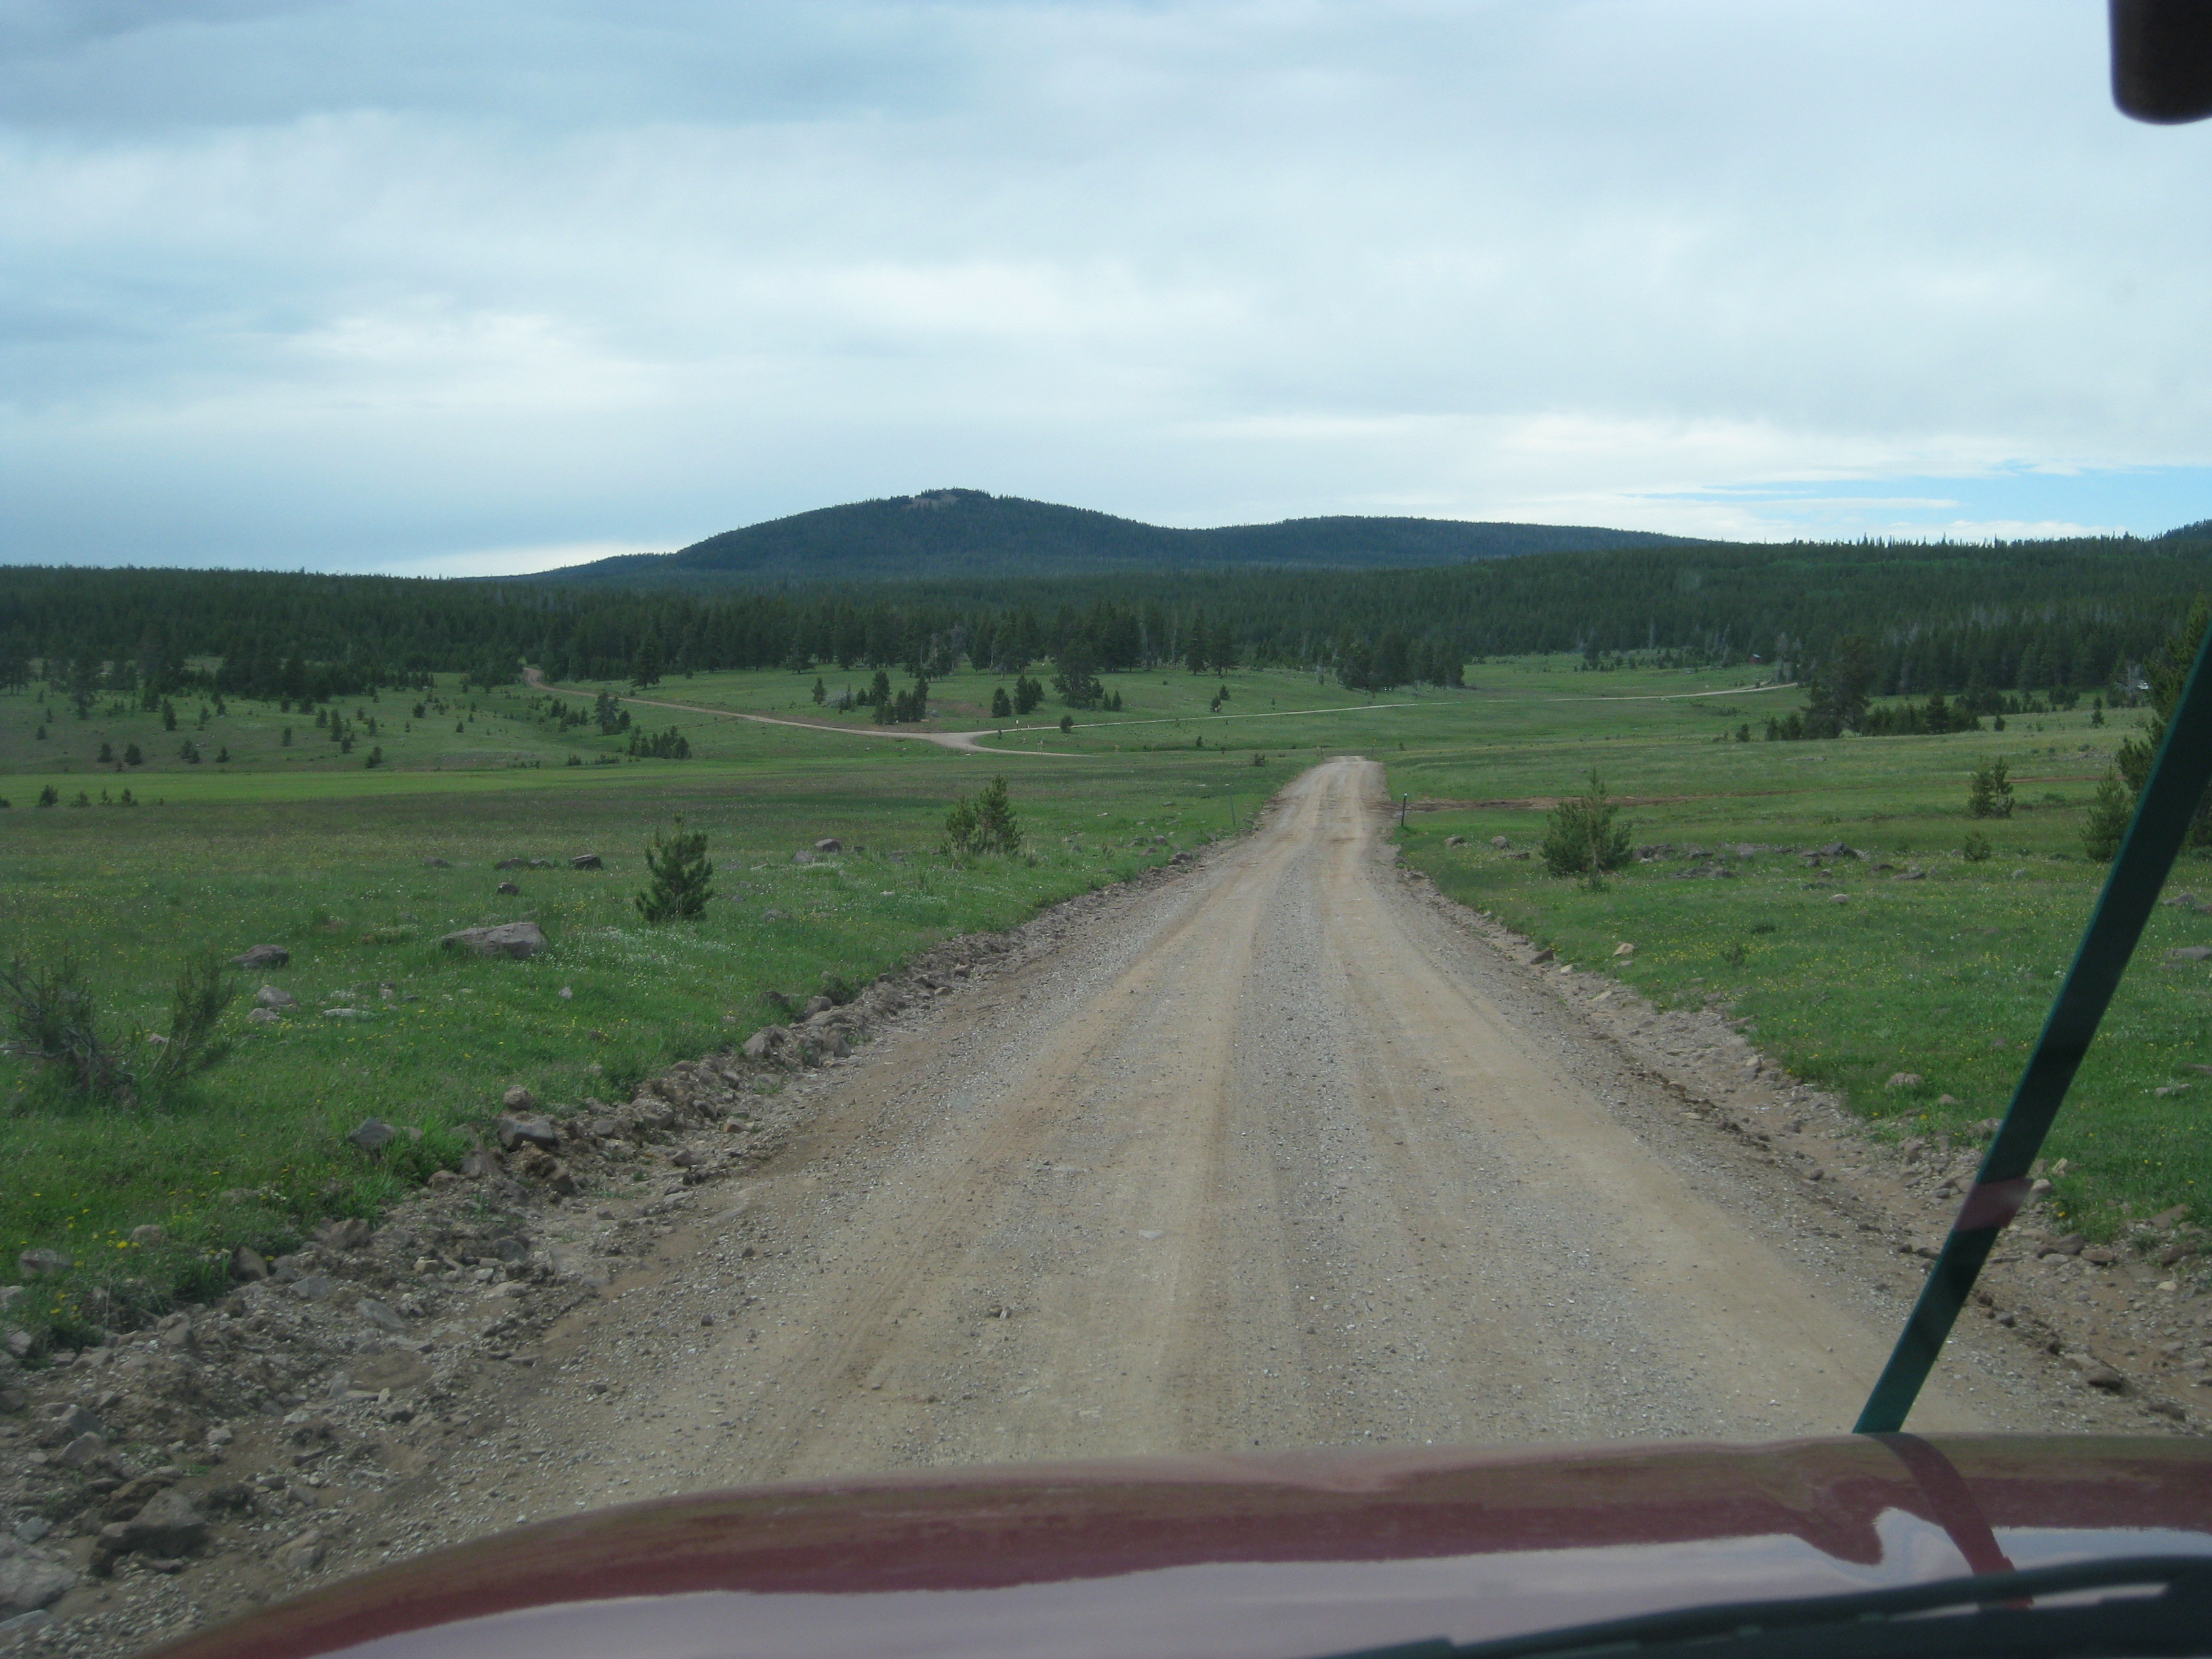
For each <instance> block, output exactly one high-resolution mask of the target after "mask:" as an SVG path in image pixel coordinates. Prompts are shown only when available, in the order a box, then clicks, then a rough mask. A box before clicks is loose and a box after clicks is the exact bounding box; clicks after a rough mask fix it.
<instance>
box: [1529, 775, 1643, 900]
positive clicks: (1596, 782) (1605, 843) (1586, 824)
mask: <svg viewBox="0 0 2212 1659" xmlns="http://www.w3.org/2000/svg"><path fill="white" fill-rule="evenodd" d="M1619 810H1620V809H1619V808H1617V807H1616V806H1615V805H1613V802H1612V801H1610V800H1608V799H1607V798H1606V793H1605V781H1604V780H1603V779H1601V777H1599V776H1598V775H1597V773H1596V771H1595V769H1593V770H1592V771H1591V773H1590V775H1589V787H1588V788H1586V789H1584V790H1583V793H1581V794H1579V795H1570V796H1568V797H1567V798H1566V799H1565V800H1562V801H1561V802H1560V803H1559V805H1558V806H1556V807H1554V808H1553V811H1552V815H1551V817H1550V818H1549V819H1548V820H1547V822H1546V823H1545V827H1544V845H1543V849H1542V850H1543V855H1544V867H1545V869H1547V870H1548V871H1550V872H1551V873H1552V874H1553V875H1555V876H1580V877H1582V878H1584V879H1585V880H1587V881H1588V882H1589V884H1591V885H1592V886H1593V887H1595V886H1596V885H1597V884H1598V880H1599V878H1600V877H1601V875H1602V874H1603V873H1604V872H1606V871H1608V870H1618V869H1620V866H1622V865H1624V864H1626V863H1627V862H1628V836H1629V832H1628V826H1627V825H1626V824H1621V825H1620V826H1618V827H1616V826H1615V825H1614V823H1613V814H1614V813H1615V812H1616V811H1619Z"/></svg>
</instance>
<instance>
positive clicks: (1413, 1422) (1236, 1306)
mask: <svg viewBox="0 0 2212 1659" xmlns="http://www.w3.org/2000/svg"><path fill="white" fill-rule="evenodd" d="M1381 806H1382V799H1381V773H1380V769H1379V768H1377V767H1375V766H1373V765H1371V764H1370V763H1364V762H1359V761H1340V762H1335V763H1330V764H1328V765H1325V766H1322V767H1319V768H1316V769H1315V770H1313V771H1312V772H1310V773H1309V774H1307V775H1305V776H1304V778H1302V779H1301V780H1299V781H1297V783H1296V784H1294V785H1293V786H1292V787H1291V789H1290V790H1289V791H1288V793H1287V794H1286V795H1285V798H1284V799H1282V801H1281V802H1280V803H1279V805H1278V807H1277V809H1276V811H1274V813H1273V816H1272V817H1271V819H1270V821H1269V822H1268V823H1267V824H1266V825H1265V827H1264V828H1263V829H1261V831H1260V832H1259V833H1257V834H1255V835H1254V836H1251V837H1249V838H1248V839H1247V840H1246V841H1244V842H1242V843H1240V844H1238V845H1237V846H1236V847H1234V848H1231V849H1229V850H1227V851H1226V852H1225V854H1220V855H1218V856H1217V857H1216V858H1215V859H1214V860H1213V861H1212V862H1211V863H1210V864H1209V865H1208V866H1206V868H1204V869H1202V870H1200V872H1197V873H1195V874H1194V875H1193V876H1191V877H1189V878H1186V879H1184V880H1182V881H1181V882H1178V883H1174V884H1168V885H1166V886H1164V887H1163V888H1160V889H1158V890H1154V891H1152V892H1148V893H1145V894H1142V895H1139V896H1134V897H1133V898H1132V900H1131V901H1130V902H1128V903H1127V906H1126V907H1125V908H1124V909H1123V911H1122V913H1121V915H1120V916H1119V918H1118V919H1117V920H1115V921H1114V922H1113V923H1112V924H1111V925H1109V926H1103V927H1091V928H1086V929H1085V930H1084V931H1083V932H1082V933H1080V934H1079V935H1078V937H1077V938H1076V939H1074V940H1073V942H1071V943H1070V944H1069V945H1066V946H1063V947H1062V948H1061V949H1060V950H1059V951H1056V952H1054V953H1053V954H1052V955H1050V956H1048V957H1046V958H1044V959H1043V960H1042V962H1041V963H1037V964H1035V965H1033V966H1032V967H1031V968H1030V969H1029V970H1028V971H1027V972H1025V973H1024V974H1023V975H1019V976H1017V977H1013V978H1009V979H1004V980H1001V981H999V982H997V983H995V984H993V985H991V986H988V987H979V988H977V989H975V990H974V991H971V992H969V993H966V994H963V996H962V997H961V998H960V999H959V1000H958V1001H959V1006H957V1008H956V1009H948V1010H947V1011H946V1012H945V1014H943V1015H942V1016H940V1017H939V1018H937V1019H936V1020H934V1021H932V1022H928V1023H926V1024H924V1025H923V1026H921V1028H920V1029H917V1030H909V1031H906V1032H903V1033H899V1034H895V1035H893V1036H890V1037H888V1038H886V1039H884V1040H883V1041H881V1042H878V1043H876V1044H873V1045H871V1047H870V1048H868V1049H866V1050H865V1051H864V1053H863V1056H862V1057H861V1058H860V1059H859V1060H855V1061H853V1062H850V1063H848V1065H846V1066H842V1067H840V1068H838V1070H837V1072H836V1074H835V1076H834V1079H824V1080H823V1085H822V1086H823V1088H824V1090H825V1093H824V1095H823V1103H822V1106H821V1110H820V1115H819V1116H818V1117H817V1120H816V1127H815V1131H814V1133H812V1134H811V1137H810V1138H809V1139H808V1140H807V1141H806V1142H805V1143H803V1144H802V1145H800V1146H797V1147H794V1148H793V1151H792V1152H789V1153H787V1155H786V1156H785V1157H784V1158H781V1159H780V1160H779V1161H778V1162H777V1163H776V1164H773V1165H771V1166H770V1167H769V1170H767V1171H766V1172H764V1173H763V1175H761V1176H757V1177H755V1178H753V1179H751V1180H750V1181H748V1182H744V1183H741V1186H742V1188H743V1195H742V1197H741V1198H738V1199H737V1200H734V1204H733V1203H732V1200H731V1199H730V1198H728V1197H725V1198H722V1199H719V1200H714V1202H715V1203H716V1204H718V1205H719V1206H722V1213H721V1214H720V1217H719V1218H716V1219H714V1220H711V1221H707V1222H703V1223H702V1224H699V1227H698V1237H697V1239H696V1244H697V1248H696V1250H694V1251H692V1252H691V1253H690V1254H689V1255H687V1256H686V1257H685V1260H684V1263H683V1264H682V1265H681V1267H674V1266H671V1268H670V1269H669V1270H668V1271H667V1273H665V1276H664V1277H662V1278H659V1279H653V1280H652V1281H651V1282H649V1283H648V1282H646V1281H643V1280H641V1281H640V1282H639V1284H638V1285H637V1288H635V1289H634V1290H632V1291H629V1293H628V1294H619V1295H615V1296H612V1297H611V1298H610V1299H609V1301H608V1302H607V1303H605V1304H603V1305H601V1306H599V1308H597V1309H596V1310H592V1311H590V1312H588V1313H583V1314H579V1315H577V1316H573V1317H572V1318H571V1319H570V1320H569V1321H568V1322H565V1323H564V1325H563V1326H562V1328H560V1329H559V1330H557V1331H556V1332H555V1333H554V1334H553V1335H552V1337H551V1338H550V1340H549V1342H548V1344H547V1347H546V1350H545V1355H544V1359H545V1362H548V1363H547V1364H541V1369H540V1373H539V1375H540V1376H541V1377H544V1379H545V1380H544V1383H539V1384H533V1387H538V1388H539V1389H542V1392H541V1394H540V1395H539V1397H538V1401H537V1403H536V1404H534V1405H530V1406H519V1407H517V1408H516V1411H515V1414H514V1415H515V1421H516V1423H517V1425H518V1431H517V1432H516V1433H514V1434H513V1435H512V1436H511V1437H508V1438H507V1440H506V1441H505V1442H504V1443H497V1442H495V1441H493V1440H489V1439H487V1440H483V1441H480V1442H478V1443H477V1444H478V1447H479V1452H478V1453H477V1455H476V1456H474V1457H473V1458H471V1457H470V1456H468V1455H464V1456H463V1457H462V1458H461V1459H460V1460H459V1462H457V1463H456V1464H455V1465H453V1467H452V1468H449V1469H448V1470H447V1472H446V1473H447V1476H448V1477H449V1478H451V1479H453V1481H454V1484H453V1486H450V1487H449V1488H448V1492H449V1496H448V1498H447V1505H448V1506H447V1508H446V1509H445V1511H444V1514H443V1516H442V1517H441V1518H442V1520H443V1521H444V1522H445V1524H444V1525H443V1526H441V1527H440V1528H436V1530H437V1531H438V1532H440V1533H442V1534H444V1535H446V1536H452V1535H454V1534H457V1533H465V1532H470V1531H474V1530H477V1529H479V1528H487V1527H494V1526H497V1525H501V1524H507V1523H509V1522H512V1521H513V1519H515V1518H518V1517H520V1516H526V1515H527V1516H543V1515H546V1514H550V1513H557V1512H560V1511H562V1510H569V1509H571V1508H573V1507H574V1506H576V1505H578V1504H603V1503H606V1502H609V1501H612V1500H618V1499H622V1498H635V1497H643V1496H647V1495H651V1494H656V1493H660V1492H672V1491H679V1490H689V1489H696V1488H700V1487H703V1486H720V1485H729V1484H738V1483H745V1482H755V1481H763V1480H778V1479H783V1478H790V1477H801V1476H811V1475H819V1474H834V1473H840V1472H859V1471H870V1470H884V1469H894V1468H912V1467H919V1466H925V1465H933V1464H955V1463H967V1462H977V1461H996V1460H1006V1459H1029V1458H1063V1457H1087V1456H1101V1455H1120V1454H1127V1453H1148V1452H1168V1451H1181V1450H1188V1449H1239V1448H1241V1449H1250V1448H1253V1447H1267V1448H1279V1447H1291V1446H1300V1445H1310V1444H1316V1443H1358V1442H1425V1441H1438V1442H1442V1441H1457V1442H1500V1441H1504V1442H1528V1441H1535V1440H1553V1441H1565V1440H1587V1439H1596V1438H1607V1437H1645V1436H1679V1435H1697V1436H1717V1437H1729V1438H1761V1437H1773V1436H1779V1435H1789V1434H1796V1433H1802V1432H1820V1431H1841V1430H1844V1429H1845V1428H1847V1427H1848V1426H1849V1425H1850V1420H1851V1418H1852V1416H1853V1414H1854V1413H1855V1411H1856V1408H1857V1405H1858V1403H1859V1401H1860V1399H1861V1396H1862V1395H1863V1391H1864V1389H1865V1387H1866V1385H1867V1382H1868V1379H1869V1377H1871V1376H1873V1375H1874V1373H1875V1370H1876V1369H1877V1367H1878V1365H1879V1363H1880V1360H1881V1356H1882V1354H1883V1353H1884V1352H1885V1351H1886V1346H1887V1341H1888V1340H1889V1339H1890V1337H1891V1335H1892V1334H1893V1331H1894V1328H1895V1317H1896V1313H1895V1304H1894V1303H1893V1302H1892V1303H1890V1304H1887V1305H1880V1304H1875V1302H1874V1301H1873V1300H1872V1299H1871V1298H1870V1297H1869V1293H1868V1284H1869V1281H1870V1279H1872V1278H1874V1277H1875V1276H1876V1275H1877V1274H1878V1273H1880V1271H1881V1269H1880V1267H1879V1262H1880V1261H1881V1257H1880V1255H1879V1254H1878V1253H1877V1252H1876V1249H1875V1246H1873V1245H1872V1244H1869V1245H1868V1246H1867V1247H1866V1250H1865V1252H1864V1253H1863V1255H1853V1254H1852V1253H1851V1252H1850V1250H1845V1251H1844V1252H1843V1254H1842V1255H1841V1256H1840V1257H1838V1256H1837V1255H1834V1254H1833V1253H1831V1255H1829V1257H1828V1258H1827V1259H1826V1261H1823V1260H1822V1259H1820V1258H1819V1257H1818V1256H1817V1255H1814V1254H1812V1253H1808V1252H1798V1253H1796V1254H1793V1252H1792V1243H1793V1241H1795V1240H1796V1237H1797V1235H1796V1233H1794V1232H1793V1231H1791V1229H1790V1204H1789V1202H1787V1201H1785V1200H1784V1198H1783V1197H1781V1196H1780V1195H1778V1194H1777V1193H1776V1192H1774V1191H1771V1190H1768V1189H1766V1188H1762V1187H1761V1185H1760V1184H1759V1177H1758V1176H1756V1174H1755V1172H1753V1171H1752V1170H1750V1169H1749V1168H1748V1166H1746V1167H1743V1168H1737V1167H1734V1166H1730V1165H1729V1164H1726V1163H1725V1161H1724V1160H1723V1161H1718V1162H1717V1161H1715V1160H1714V1159H1712V1158H1710V1157H1707V1156H1706V1155H1705V1153H1703V1152H1700V1151H1699V1146H1698V1145H1697V1144H1695V1143H1692V1142H1689V1141H1682V1140H1680V1134H1681V1132H1680V1130H1679V1129H1678V1128H1676V1127H1674V1121H1673V1120H1674V1118H1675V1117H1677V1116H1679V1113H1675V1112H1668V1114H1667V1115H1666V1117H1665V1119H1664V1120H1663V1121H1662V1118H1661V1117H1660V1116H1659V1114H1660V1113H1661V1112H1662V1107H1660V1106H1658V1105H1652V1106H1650V1107H1648V1108H1645V1107H1638V1106H1636V1105H1634V1104H1633V1103H1631V1102H1630V1101H1629V1099H1628V1093H1629V1090H1628V1085H1626V1083H1625V1082H1624V1081H1622V1080H1621V1079H1616V1078H1613V1077H1611V1076H1610V1075H1609V1074H1608V1073H1606V1072H1605V1071H1604V1064H1605V1062H1604V1061H1603V1060H1602V1057H1598V1058H1596V1059H1593V1058H1592V1056H1591V1055H1590V1054H1589V1053H1587V1052H1585V1050H1586V1049H1587V1048H1588V1044H1587V1041H1586V1038H1584V1039H1582V1040H1579V1042H1578V1040H1577V1038H1576V1037H1575V1036H1574V1034H1573V1033H1572V1032H1571V1030H1569V1029H1568V1028H1567V1027H1566V1026H1565V1024H1562V1019H1563V1011H1562V1010H1561V1008H1560V1005H1559V1001H1558V1000H1557V999H1556V998H1552V997H1550V996H1548V995H1547V994H1546V993H1545V992H1544V990H1543V989H1542V988H1541V987H1539V986H1537V985H1536V984H1535V983H1534V981H1533V979H1532V977H1531V976H1530V975H1528V974H1527V972H1526V970H1524V969H1521V968H1520V967H1519V965H1518V964H1516V963H1510V962H1508V961H1505V960H1504V959H1502V958H1500V957H1498V956H1497V955H1496V954H1495V953H1494V952H1492V951H1487V950H1486V949H1484V948H1481V947H1480V946H1477V945H1474V942H1473V941H1472V940H1470V939H1468V936H1467V935H1466V934H1465V933H1464V932H1463V931H1461V930H1459V929H1457V928H1455V927H1454V926H1453V925H1452V924H1451V923H1450V921H1449V919H1448V918H1447V917H1445V916H1444V915H1443V914H1442V912H1443V908H1444V907H1442V906H1441V905H1439V904H1437V903H1436V902H1433V901H1431V902H1424V901H1423V900H1422V899H1421V898H1420V896H1419V895H1418V894H1417V893H1416V892H1414V891H1413V884H1409V883H1407V882H1406V881H1404V880H1403V879H1402V878H1400V877H1399V876H1397V875H1396V873H1395V872H1393V871H1392V870H1391V869H1390V868H1389V866H1388V863H1387V861H1386V859H1385V856H1384V854H1386V853H1387V849H1386V848H1383V846H1382V844H1381V836H1380V833H1379V830H1380V824H1381V820H1382V813H1381V810H1380V809H1381ZM1594 1066H1595V1068H1596V1069H1595V1070H1593V1067H1594ZM1616 1090H1619V1091H1621V1093H1620V1102H1621V1103H1620V1104H1608V1103H1607V1102H1606V1101H1605V1100H1604V1099H1601V1095H1607V1094H1612V1093H1613V1092H1614V1091H1616ZM1646 1117H1648V1118H1650V1121H1648V1122H1647V1121H1642V1120H1643V1119H1644V1118H1646ZM1678 1142H1679V1144H1677V1143H1678ZM723 1190H724V1191H725V1192H726V1191H727V1190H728V1189H723ZM756 1252H757V1253H756ZM1869 1263H1874V1264H1875V1265H1874V1266H1871V1267H1870V1266H1869ZM617 1289H619V1287H617ZM708 1319H711V1320H712V1322H711V1323H705V1322H702V1321H705V1320H708ZM1965 1364H1966V1372H1965V1373H1964V1375H1965V1376H1967V1377H1968V1378H1969V1379H1970V1380H1969V1381H1967V1382H1964V1383H1954V1384H1953V1386H1952V1388H1951V1389H1950V1390H1949V1391H1947V1392H1945V1393H1942V1394H1939V1395H1935V1396H1933V1397H1931V1399H1930V1400H1929V1402H1928V1403H1927V1404H1926V1405H1925V1406H1924V1407H1923V1410H1922V1411H1921V1412H1920V1413H1918V1414H1917V1415H1916V1417H1915V1419H1914V1426H1915V1427H1920V1428H1946V1427H1951V1428H1958V1427H1973V1426H1984V1427H1991V1428H1995V1427H2021V1426H2028V1425H2032V1424H2034V1423H2038V1422H2048V1421H2049V1420H2050V1419H2048V1418H2047V1417H2046V1416H2045V1413H2044V1412H2043V1410H2042V1408H2041V1407H2039V1406H2038V1404H2037V1403H2036V1401H2034V1400H2033V1399H2032V1398H2030V1397H2029V1396H2028V1395H2027V1387H2026V1385H2025V1384H2022V1383H2019V1382H2018V1381H2017V1379H2015V1380H2014V1381H2013V1382H2012V1383H2003V1382H2001V1381H2000V1380H1999V1378H1998V1376H1997V1375H1996V1371H1995V1370H1991V1371H1990V1373H1989V1374H1987V1375H1984V1376H1979V1377H1978V1378H1976V1377H1975V1376H1974V1374H1973V1371H1972V1361H1971V1359H1967V1360H1966V1361H1965ZM549 1370H550V1376H549V1375H548V1371H549ZM1951 1375H1952V1376H1954V1378H1957V1377H1959V1376H1961V1375H1962V1373H1961V1372H1960V1368H1959V1366H1958V1365H1956V1364H1954V1366H1952V1367H1951ZM578 1384H581V1385H582V1387H581V1388H579V1387H577V1386H576V1385H578ZM422 1541H428V1539H427V1538H425V1539H423V1540H422Z"/></svg>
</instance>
